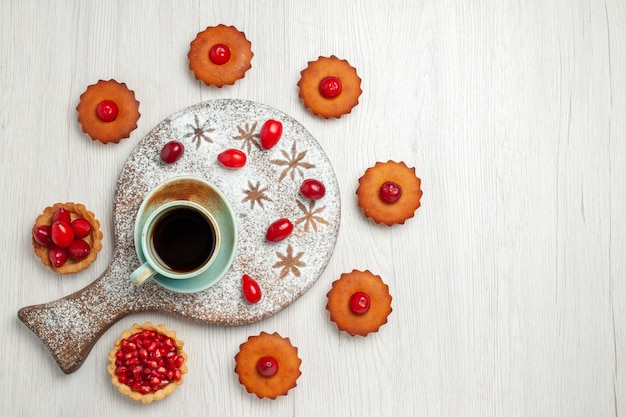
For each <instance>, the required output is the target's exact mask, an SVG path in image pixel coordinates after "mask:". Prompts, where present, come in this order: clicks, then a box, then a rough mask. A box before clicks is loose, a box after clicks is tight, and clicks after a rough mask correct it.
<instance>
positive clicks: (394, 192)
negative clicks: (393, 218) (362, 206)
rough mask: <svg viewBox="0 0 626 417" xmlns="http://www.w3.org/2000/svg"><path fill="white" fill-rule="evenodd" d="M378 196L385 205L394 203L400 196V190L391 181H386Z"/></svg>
mask: <svg viewBox="0 0 626 417" xmlns="http://www.w3.org/2000/svg"><path fill="white" fill-rule="evenodd" d="M378 194H379V195H380V199H381V200H383V201H384V202H385V203H395V202H396V201H398V199H399V198H400V196H402V188H401V187H400V186H399V185H398V184H397V183H395V182H393V181H387V182H385V183H383V185H381V186H380V190H379V192H378Z"/></svg>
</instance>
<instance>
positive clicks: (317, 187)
mask: <svg viewBox="0 0 626 417" xmlns="http://www.w3.org/2000/svg"><path fill="white" fill-rule="evenodd" d="M300 194H301V195H302V197H304V198H308V199H309V200H319V199H320V198H322V197H324V195H325V194H326V187H325V186H324V184H322V182H321V181H318V180H316V179H313V178H309V179H306V180H304V181H302V185H300Z"/></svg>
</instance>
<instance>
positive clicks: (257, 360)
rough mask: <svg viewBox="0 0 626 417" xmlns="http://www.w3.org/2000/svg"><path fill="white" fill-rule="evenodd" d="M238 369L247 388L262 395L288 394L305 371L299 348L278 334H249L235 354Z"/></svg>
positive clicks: (242, 382) (259, 395) (266, 396)
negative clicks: (302, 370)
mask: <svg viewBox="0 0 626 417" xmlns="http://www.w3.org/2000/svg"><path fill="white" fill-rule="evenodd" d="M235 362H236V366H235V372H236V373H237V374H238V375H239V382H240V383H241V384H242V385H243V386H244V387H245V388H246V390H247V391H248V392H249V393H251V394H255V395H256V396H257V397H259V398H270V399H276V397H278V396H279V395H287V391H289V390H290V389H291V388H293V387H295V386H296V380H297V379H298V377H299V376H300V375H301V374H302V373H301V372H300V364H301V363H302V360H301V359H300V358H299V357H298V348H296V347H294V346H293V345H292V344H291V341H290V340H289V339H288V338H283V337H281V336H280V335H279V334H278V333H273V334H268V333H265V332H261V334H259V335H258V336H250V337H249V338H248V340H247V341H246V342H245V343H243V344H242V345H241V346H240V347H239V353H237V355H236V356H235Z"/></svg>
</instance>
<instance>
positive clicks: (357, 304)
mask: <svg viewBox="0 0 626 417" xmlns="http://www.w3.org/2000/svg"><path fill="white" fill-rule="evenodd" d="M349 304H350V311H352V312H353V313H354V314H358V315H362V314H365V313H367V312H368V310H369V309H370V296H369V295H368V294H367V293H366V292H363V291H357V292H355V293H354V294H352V296H350V302H349Z"/></svg>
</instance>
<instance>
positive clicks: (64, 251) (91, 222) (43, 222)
mask: <svg viewBox="0 0 626 417" xmlns="http://www.w3.org/2000/svg"><path fill="white" fill-rule="evenodd" d="M32 244H33V249H34V250H35V254H36V255H37V256H38V257H39V259H41V262H42V263H43V264H44V265H45V266H47V267H49V268H50V269H52V270H53V271H54V272H58V273H60V274H72V273H76V272H79V271H82V270H83V269H85V268H87V267H88V266H89V265H91V263H92V262H93V261H95V260H96V258H97V256H98V252H100V250H101V249H102V232H101V231H100V222H99V221H98V220H97V219H96V217H95V215H94V214H93V213H92V212H91V211H89V210H87V209H86V208H85V206H84V205H82V204H77V203H56V204H54V205H52V206H50V207H46V208H45V210H44V211H43V213H41V214H40V215H39V216H38V217H37V219H35V225H34V226H33V230H32Z"/></svg>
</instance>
